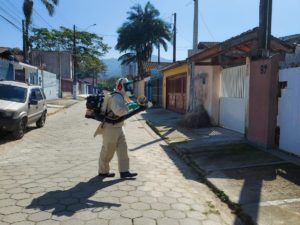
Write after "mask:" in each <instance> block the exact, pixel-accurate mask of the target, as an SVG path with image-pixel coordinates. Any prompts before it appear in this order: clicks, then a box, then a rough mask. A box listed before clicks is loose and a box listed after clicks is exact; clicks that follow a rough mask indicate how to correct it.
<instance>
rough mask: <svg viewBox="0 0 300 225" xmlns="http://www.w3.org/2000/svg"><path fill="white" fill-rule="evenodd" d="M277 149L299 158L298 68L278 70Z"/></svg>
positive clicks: (299, 96) (299, 69) (299, 91)
mask: <svg viewBox="0 0 300 225" xmlns="http://www.w3.org/2000/svg"><path fill="white" fill-rule="evenodd" d="M279 79H280V84H281V88H282V89H281V97H280V98H279V110H278V126H279V127H280V140H279V148H280V149H282V150H284V151H288V152H290V153H293V154H296V155H298V156H300V138H299V136H300V135H299V134H300V101H299V99H300V89H299V87H300V68H299V67H297V68H289V69H285V70H280V73H279Z"/></svg>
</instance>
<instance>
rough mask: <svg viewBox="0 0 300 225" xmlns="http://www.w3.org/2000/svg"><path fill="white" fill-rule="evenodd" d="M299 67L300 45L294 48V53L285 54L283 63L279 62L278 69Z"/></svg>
mask: <svg viewBox="0 0 300 225" xmlns="http://www.w3.org/2000/svg"><path fill="white" fill-rule="evenodd" d="M289 67H300V45H298V46H297V47H296V50H295V53H293V54H286V56H285V59H284V61H282V62H280V68H281V69H286V68H289Z"/></svg>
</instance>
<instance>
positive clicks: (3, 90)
mask: <svg viewBox="0 0 300 225" xmlns="http://www.w3.org/2000/svg"><path fill="white" fill-rule="evenodd" d="M26 96H27V89H26V88H22V87H16V86H11V85H5V84H0V100H6V101H12V102H23V103H24V102H25V101H26Z"/></svg>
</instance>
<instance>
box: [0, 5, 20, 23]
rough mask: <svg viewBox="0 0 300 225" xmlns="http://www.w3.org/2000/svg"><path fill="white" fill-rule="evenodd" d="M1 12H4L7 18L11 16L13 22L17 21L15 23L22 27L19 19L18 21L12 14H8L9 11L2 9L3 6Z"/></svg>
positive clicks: (0, 7) (0, 8)
mask: <svg viewBox="0 0 300 225" xmlns="http://www.w3.org/2000/svg"><path fill="white" fill-rule="evenodd" d="M0 10H2V11H3V12H4V13H5V14H6V15H7V16H9V17H10V18H11V19H12V20H14V21H15V23H17V24H18V25H19V26H20V25H21V24H20V21H19V20H18V19H16V18H15V17H14V15H12V14H11V13H10V12H8V11H7V10H5V9H4V8H2V6H0Z"/></svg>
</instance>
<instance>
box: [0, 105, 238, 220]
mask: <svg viewBox="0 0 300 225" xmlns="http://www.w3.org/2000/svg"><path fill="white" fill-rule="evenodd" d="M84 113H85V105H84V102H81V103H78V104H76V105H74V106H72V107H70V108H68V109H65V110H63V111H60V112H58V113H56V114H55V115H53V116H51V117H49V119H48V121H47V123H46V126H45V127H44V128H42V129H35V128H32V129H30V131H29V132H28V133H27V134H26V135H25V137H24V138H23V139H22V140H20V141H13V142H7V143H5V144H2V145H0V156H1V157H0V224H1V225H4V224H5V225H7V224H14V225H33V224H37V225H46V224H51V225H52V224H62V225H68V224H70V225H76V224H87V225H92V224H95V225H96V224H97V225H108V224H109V225H169V224H170V225H213V224H215V225H217V224H228V225H229V224H233V223H234V221H235V224H239V223H238V221H236V218H235V215H233V214H231V212H230V210H229V209H228V208H227V206H226V205H224V204H223V203H221V202H220V201H219V199H217V198H216V197H215V196H214V194H213V193H212V192H211V191H210V190H209V189H208V188H207V186H206V185H204V184H203V183H201V182H200V181H199V180H198V176H197V174H196V173H194V172H193V171H191V170H190V168H189V167H188V166H186V164H185V163H184V162H183V161H182V160H181V159H180V158H178V157H177V155H176V154H175V153H174V152H173V150H171V149H170V148H169V147H168V146H166V144H165V142H164V141H162V140H161V139H160V138H159V137H158V136H157V135H156V134H155V133H154V132H152V131H151V130H150V129H149V128H148V127H147V126H146V125H145V123H144V122H143V121H141V120H138V119H136V118H131V119H130V120H129V121H128V122H127V123H126V126H125V131H126V133H127V138H128V145H129V149H130V159H131V170H132V171H136V172H138V173H139V176H138V177H137V179H133V180H121V179H119V176H116V177H115V178H111V179H104V180H101V179H100V178H98V177H97V160H98V155H99V151H100V145H101V138H99V137H97V138H96V139H94V138H93V137H92V136H93V133H94V130H95V129H96V127H97V125H98V123H97V122H96V121H94V120H87V119H85V118H84ZM111 167H112V171H114V172H117V161H116V159H115V158H114V159H113V162H112V164H111Z"/></svg>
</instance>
